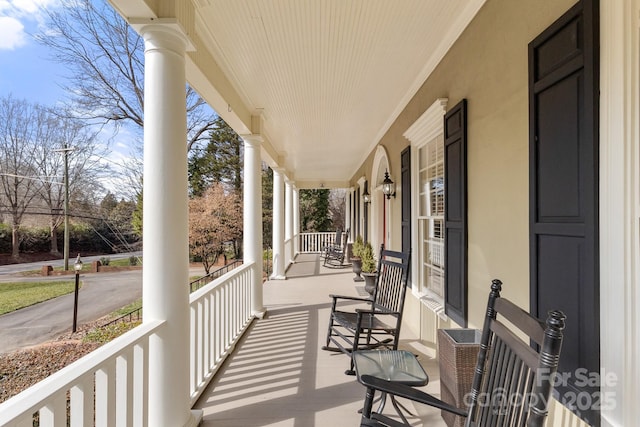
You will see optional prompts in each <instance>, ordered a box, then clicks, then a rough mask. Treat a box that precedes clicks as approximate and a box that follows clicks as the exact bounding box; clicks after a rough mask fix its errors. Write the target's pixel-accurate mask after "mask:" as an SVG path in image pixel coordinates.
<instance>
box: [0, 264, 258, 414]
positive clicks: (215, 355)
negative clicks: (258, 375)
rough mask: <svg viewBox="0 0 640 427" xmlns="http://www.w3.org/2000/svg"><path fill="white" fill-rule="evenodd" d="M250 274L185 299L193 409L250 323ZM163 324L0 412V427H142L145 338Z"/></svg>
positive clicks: (145, 328)
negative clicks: (36, 426)
mask: <svg viewBox="0 0 640 427" xmlns="http://www.w3.org/2000/svg"><path fill="white" fill-rule="evenodd" d="M251 266H252V264H245V265H243V266H241V267H238V268H236V269H234V270H232V271H230V272H228V273H227V274H225V275H224V276H222V277H220V278H218V279H216V280H214V281H212V282H211V283H209V284H208V285H206V286H204V287H202V288H201V289H198V290H197V291H196V292H194V293H192V294H191V296H190V300H189V301H190V302H189V307H190V313H191V328H190V329H191V331H190V333H191V341H190V343H191V345H190V350H189V351H190V356H189V357H190V361H191V363H190V365H191V367H190V377H191V378H190V397H191V402H192V404H193V403H194V402H195V401H196V400H197V398H198V396H200V394H201V393H202V391H203V390H204V388H205V387H206V386H207V384H208V382H209V381H210V380H211V378H213V376H214V375H215V373H216V372H217V370H218V369H219V367H220V365H221V364H222V362H223V361H224V360H225V358H226V357H227V356H228V355H229V354H230V353H231V352H232V351H233V349H234V346H235V343H236V342H237V341H238V339H239V338H240V337H241V336H242V334H243V333H244V331H245V330H246V328H247V327H248V326H249V324H250V323H251V320H252V319H253V315H252V313H251V285H252V281H253V280H254V279H255V278H253V277H252V269H251ZM164 324H165V322H164V321H149V322H144V323H143V324H142V325H140V326H138V327H136V328H134V329H132V330H131V331H129V332H127V333H126V334H124V335H122V336H120V337H118V338H116V339H115V340H113V341H111V342H110V343H107V344H105V345H104V346H102V347H100V348H99V349H97V350H95V351H93V352H91V353H89V354H88V355H86V356H84V357H83V358H81V359H79V360H77V361H76V362H74V363H72V364H71V365H69V366H67V367H65V368H63V369H61V370H60V371H58V372H56V373H55V374H53V375H51V376H50V377H48V378H46V379H45V380H43V381H41V382H39V383H37V384H35V385H34V386H32V387H30V388H29V389H27V390H25V391H23V392H22V393H20V394H18V395H16V396H14V397H12V398H11V399H9V400H7V401H6V402H4V403H2V404H0V426H3V427H4V426H11V427H14V426H15V427H27V426H28V427H31V426H32V425H33V414H34V413H38V414H39V418H40V424H39V425H40V426H41V427H53V426H67V425H69V426H71V427H80V426H90V425H96V426H105V427H110V426H114V425H127V426H130V425H136V426H146V425H147V424H148V419H147V407H148V404H147V397H148V389H149V386H148V380H149V373H148V372H149V371H148V360H149V351H148V348H149V338H150V337H151V336H153V335H154V334H156V333H158V332H159V331H160V330H161V328H162V327H163V325H164ZM94 386H95V389H94ZM67 392H69V398H70V406H69V411H67ZM94 402H95V410H94Z"/></svg>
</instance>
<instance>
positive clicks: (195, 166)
mask: <svg viewBox="0 0 640 427" xmlns="http://www.w3.org/2000/svg"><path fill="white" fill-rule="evenodd" d="M214 125H215V128H214V129H213V130H212V131H211V132H210V138H209V142H208V143H207V145H206V146H204V147H202V148H194V149H193V150H192V154H191V156H190V158H189V185H190V187H191V194H192V195H193V196H201V195H203V194H204V192H205V191H206V190H207V188H209V187H211V185H213V184H214V183H218V182H220V183H224V184H225V185H226V186H227V187H228V188H232V189H233V190H234V191H235V193H236V194H238V195H241V194H242V155H243V150H242V146H243V141H242V138H240V137H239V136H238V134H236V133H235V132H234V131H233V129H231V128H230V127H229V125H227V124H226V123H225V121H224V120H222V119H221V118H220V117H217V118H216V119H215V121H214Z"/></svg>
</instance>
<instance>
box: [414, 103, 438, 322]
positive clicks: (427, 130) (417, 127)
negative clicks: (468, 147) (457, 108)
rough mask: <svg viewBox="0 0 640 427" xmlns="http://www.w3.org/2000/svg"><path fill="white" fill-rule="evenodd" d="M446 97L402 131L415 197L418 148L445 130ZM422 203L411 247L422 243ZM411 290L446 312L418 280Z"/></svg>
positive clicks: (417, 261)
mask: <svg viewBox="0 0 640 427" xmlns="http://www.w3.org/2000/svg"><path fill="white" fill-rule="evenodd" d="M447 102H448V99H447V98H438V99H437V100H436V101H435V102H434V103H433V104H431V106H430V107H429V108H427V110H426V111H425V112H424V113H423V114H422V115H421V116H420V117H419V118H418V119H417V120H416V121H415V122H414V123H413V124H412V125H411V126H410V127H409V129H407V130H406V132H405V133H404V134H403V135H404V137H405V138H407V139H408V140H409V141H410V142H411V197H412V198H413V199H415V198H416V197H417V196H418V195H419V179H420V174H419V170H418V168H417V165H418V149H419V148H420V147H422V146H424V145H425V144H426V143H428V142H429V141H431V140H432V139H433V138H435V137H437V136H438V135H440V134H442V133H443V132H444V122H443V120H444V115H445V114H446V112H447ZM419 213H420V212H419V204H418V203H411V229H412V230H414V231H413V232H412V233H411V247H413V248H418V247H419V246H418V245H420V244H421V242H419V241H418V237H419V236H418V234H419V233H418V232H417V230H418V216H419ZM421 261H422V260H420V259H418V257H417V256H413V257H411V269H412V271H414V272H418V271H420V270H418V269H419V268H421V266H420V262H421ZM417 276H418V275H417V274H413V275H412V281H413V280H415V279H416V278H417ZM411 285H412V286H411V292H412V294H413V295H414V296H415V297H416V298H418V299H419V300H420V301H421V302H422V303H423V305H424V306H425V307H427V308H429V309H430V310H432V311H433V312H435V313H436V314H438V315H440V316H442V315H444V301H442V299H441V298H440V297H439V296H437V295H435V294H434V293H432V292H430V291H429V290H427V289H425V290H422V289H421V287H420V286H418V284H417V283H413V282H412V283H411Z"/></svg>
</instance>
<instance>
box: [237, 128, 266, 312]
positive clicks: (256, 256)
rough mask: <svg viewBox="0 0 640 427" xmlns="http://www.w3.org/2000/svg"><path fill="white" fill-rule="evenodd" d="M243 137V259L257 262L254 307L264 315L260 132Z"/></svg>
mask: <svg viewBox="0 0 640 427" xmlns="http://www.w3.org/2000/svg"><path fill="white" fill-rule="evenodd" d="M242 139H243V140H244V212H243V216H244V219H243V221H244V238H243V240H244V241H243V252H244V262H245V263H247V264H248V263H254V268H253V288H252V291H251V310H252V311H253V314H254V315H256V316H258V317H262V316H264V312H265V310H264V306H263V301H262V169H261V161H260V145H261V144H262V137H261V136H260V135H246V136H243V137H242Z"/></svg>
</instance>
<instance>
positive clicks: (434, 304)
mask: <svg viewBox="0 0 640 427" xmlns="http://www.w3.org/2000/svg"><path fill="white" fill-rule="evenodd" d="M446 106H447V100H446V99H444V98H443V99H438V100H436V102H434V103H433V104H432V105H431V107H429V108H428V109H427V111H425V112H424V114H422V116H421V117H420V118H419V119H418V120H416V121H415V123H413V125H411V127H410V128H409V129H408V130H407V131H406V132H405V133H404V136H405V137H406V138H407V139H408V140H409V141H411V157H412V158H411V164H412V165H414V166H413V167H412V168H411V182H412V191H411V194H412V195H413V200H412V202H413V203H412V209H413V211H412V215H411V218H412V221H413V224H412V225H411V228H412V230H414V231H413V233H412V236H411V244H412V248H413V251H412V271H413V272H414V273H412V278H411V281H412V285H413V290H414V292H416V293H418V294H419V297H421V298H422V300H423V301H424V302H425V303H426V304H427V305H428V306H429V307H431V308H432V309H433V310H434V311H443V309H444V297H445V273H444V272H445V247H444V238H445V229H444V224H445V223H444V202H445V200H444V172H445V171H444V121H443V117H444V114H445V112H446ZM423 297H427V298H423Z"/></svg>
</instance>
